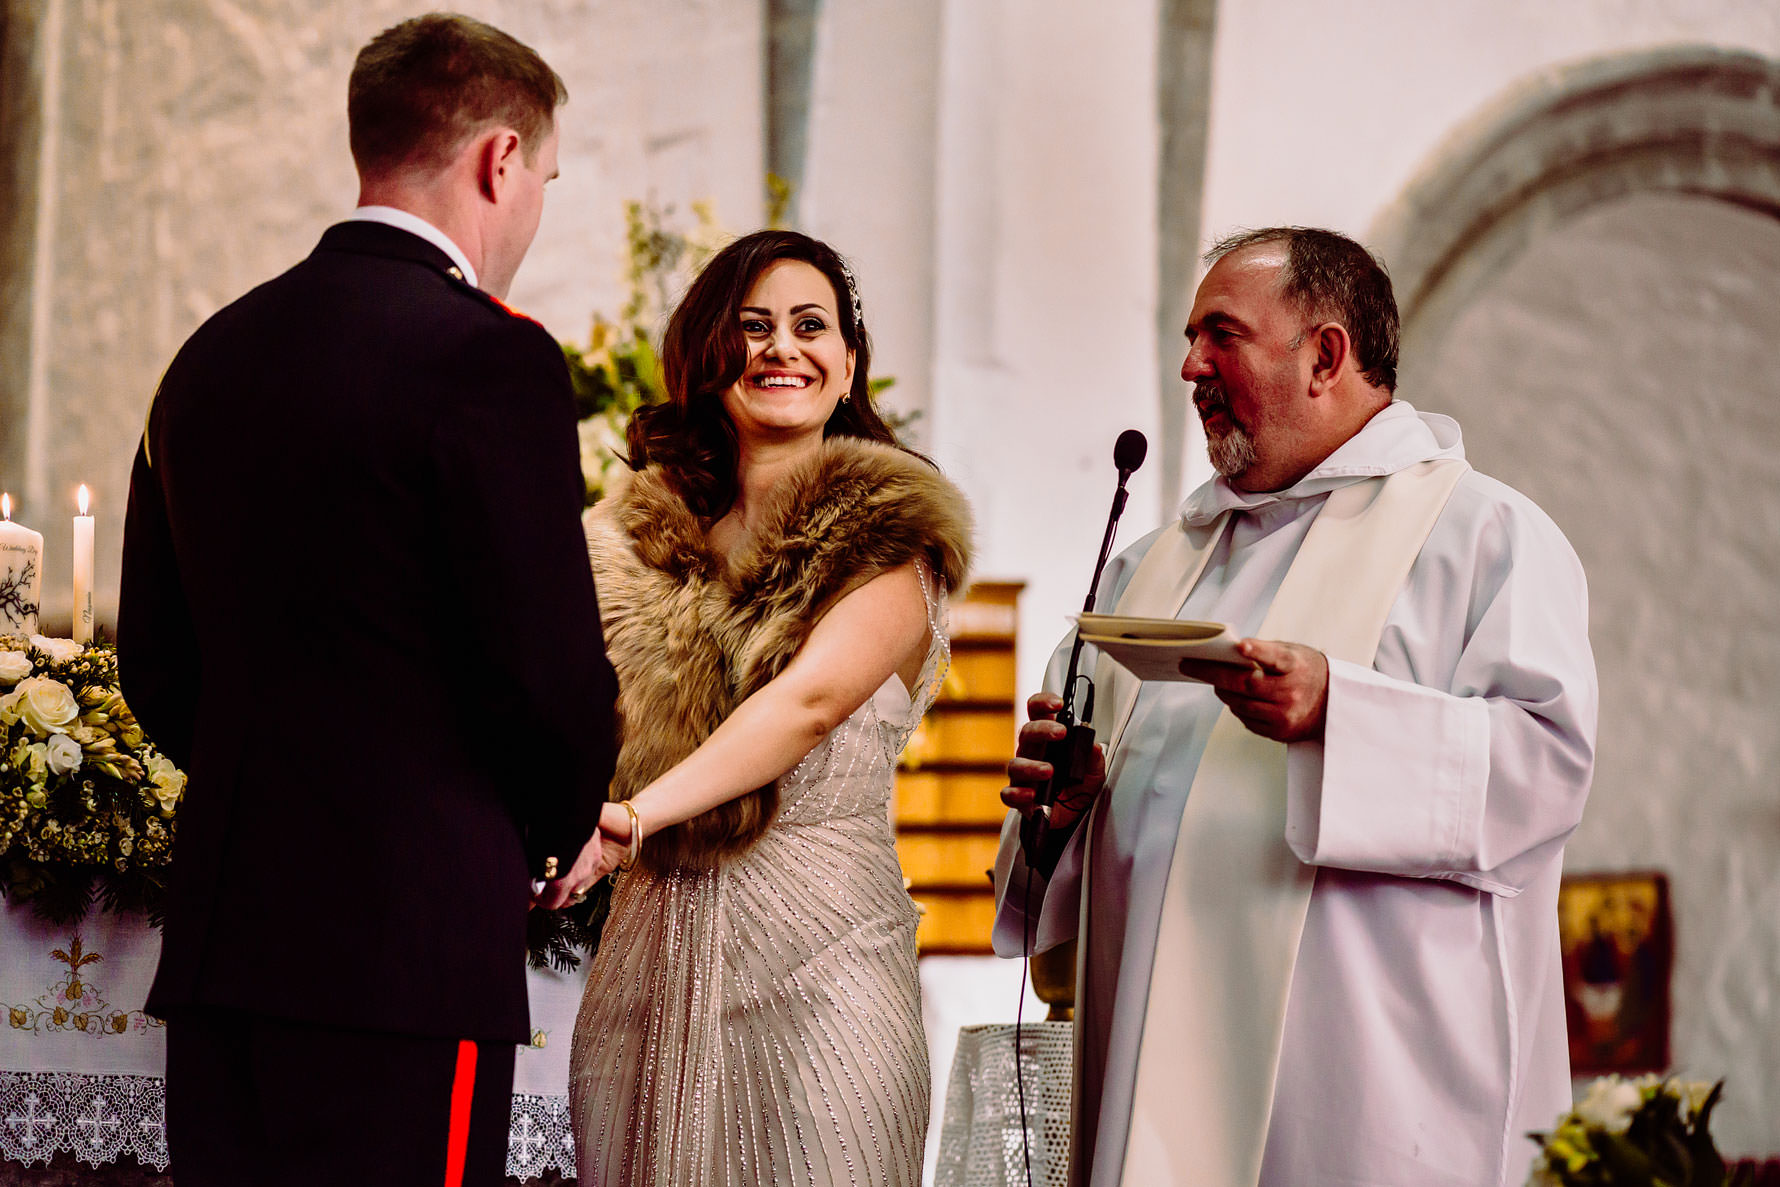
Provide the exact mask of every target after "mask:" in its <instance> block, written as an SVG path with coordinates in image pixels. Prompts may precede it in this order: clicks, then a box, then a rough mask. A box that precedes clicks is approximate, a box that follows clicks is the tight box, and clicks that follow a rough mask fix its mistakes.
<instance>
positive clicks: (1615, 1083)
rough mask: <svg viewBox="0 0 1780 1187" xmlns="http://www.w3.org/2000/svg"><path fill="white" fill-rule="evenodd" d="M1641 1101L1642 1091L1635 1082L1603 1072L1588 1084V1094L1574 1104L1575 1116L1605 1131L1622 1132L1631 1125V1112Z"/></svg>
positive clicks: (1642, 1101)
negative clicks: (1602, 1074)
mask: <svg viewBox="0 0 1780 1187" xmlns="http://www.w3.org/2000/svg"><path fill="white" fill-rule="evenodd" d="M1643 1104H1644V1092H1643V1090H1642V1089H1641V1088H1639V1087H1638V1085H1636V1084H1634V1083H1631V1082H1629V1081H1626V1080H1621V1079H1620V1078H1619V1077H1618V1076H1602V1077H1601V1078H1600V1079H1598V1080H1596V1081H1595V1082H1594V1083H1593V1084H1590V1085H1589V1086H1588V1095H1586V1096H1584V1097H1583V1098H1582V1102H1581V1103H1580V1104H1578V1105H1577V1106H1576V1116H1578V1117H1580V1118H1581V1119H1582V1121H1583V1122H1584V1123H1585V1124H1588V1125H1592V1126H1594V1127H1595V1128H1597V1129H1601V1130H1604V1131H1606V1132H1607V1133H1624V1132H1625V1131H1626V1130H1627V1129H1628V1128H1630V1127H1631V1124H1632V1114H1634V1113H1636V1112H1637V1111H1638V1109H1639V1108H1640V1106H1642V1105H1643Z"/></svg>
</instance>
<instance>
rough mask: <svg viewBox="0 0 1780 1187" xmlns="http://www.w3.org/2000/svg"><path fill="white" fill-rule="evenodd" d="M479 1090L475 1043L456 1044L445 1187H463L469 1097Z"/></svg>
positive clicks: (467, 1143) (467, 1146) (462, 1042)
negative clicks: (476, 1088)
mask: <svg viewBox="0 0 1780 1187" xmlns="http://www.w3.org/2000/svg"><path fill="white" fill-rule="evenodd" d="M475 1087H476V1044H475V1043H472V1042H471V1041H470V1040H469V1039H464V1040H462V1041H461V1042H459V1043H458V1045H457V1073H456V1074H455V1075H454V1076H452V1078H451V1132H450V1134H449V1135H448V1136H447V1137H446V1139H445V1187H463V1181H464V1156H465V1153H466V1152H467V1151H468V1150H469V1147H470V1096H471V1094H472V1092H473V1091H474V1089H475Z"/></svg>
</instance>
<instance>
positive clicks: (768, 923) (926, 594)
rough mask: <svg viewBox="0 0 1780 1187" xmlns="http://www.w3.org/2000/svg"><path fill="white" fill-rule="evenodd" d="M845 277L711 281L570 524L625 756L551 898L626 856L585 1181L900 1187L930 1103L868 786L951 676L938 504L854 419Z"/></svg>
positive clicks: (594, 1046) (831, 261) (872, 788)
mask: <svg viewBox="0 0 1780 1187" xmlns="http://www.w3.org/2000/svg"><path fill="white" fill-rule="evenodd" d="M870 351H871V347H870V340H869V338H868V337H867V335H866V332H865V327H864V325H863V324H862V322H861V318H860V304H859V297H858V293H857V291H856V289H855V286H854V282H853V278H852V274H851V272H850V271H849V270H848V268H847V266H846V264H845V263H844V262H843V261H842V260H841V258H840V256H839V255H837V254H836V253H835V252H834V251H833V249H831V248H830V247H828V246H827V245H826V244H824V243H822V242H820V241H818V240H814V239H811V238H809V237H807V236H804V235H801V234H797V233H795V232H791V231H761V232H757V233H755V234H752V235H749V236H746V237H744V238H742V239H740V240H737V241H736V242H735V243H733V244H731V245H730V246H729V247H727V248H725V249H724V250H723V251H722V252H720V253H719V254H718V255H717V256H716V257H715V258H713V259H712V260H711V262H710V264H709V265H707V266H706V268H705V269H704V271H703V272H702V273H700V275H699V276H698V278H697V280H695V281H694V282H693V284H692V287H691V288H690V290H689V291H688V292H687V294H686V297H685V300H684V301H683V302H682V303H681V304H680V306H679V308H678V309H677V310H676V311H675V312H674V314H673V317H672V318H671V319H670V321H669V324H668V328H667V332H666V335H665V337H664V339H663V348H662V363H663V370H664V377H665V380H666V386H667V388H668V391H669V394H670V399H669V401H668V402H667V403H665V404H662V405H658V406H654V407H648V408H644V409H642V410H641V411H640V412H638V413H637V415H636V417H635V419H634V420H633V421H632V423H631V426H630V432H629V448H630V451H631V464H632V466H633V467H635V468H637V469H639V470H640V473H637V474H636V475H634V477H633V478H632V480H631V482H630V484H629V486H628V488H626V489H624V490H623V491H621V492H620V493H618V494H617V495H615V496H613V497H609V498H608V499H606V500H605V501H603V502H601V503H600V504H598V505H597V507H596V508H595V510H594V512H593V513H592V514H591V515H590V516H589V522H588V545H589V551H590V553H591V556H592V559H593V564H594V566H595V571H596V578H597V585H598V588H599V591H600V614H601V619H602V621H603V623H604V625H605V631H606V643H607V648H608V651H609V653H610V655H611V658H612V661H613V664H614V665H615V666H616V668H617V670H618V677H619V686H620V689H621V692H620V697H619V713H620V717H621V718H622V720H623V723H624V724H623V733H622V750H621V752H620V755H619V759H618V773H617V775H616V776H615V778H614V780H613V784H612V794H613V797H614V801H615V802H614V803H611V804H608V805H607V807H606V810H605V814H604V815H603V817H602V819H601V832H602V834H603V835H604V837H605V840H606V848H605V850H604V851H602V850H601V846H600V844H599V842H598V840H597V839H596V841H595V842H593V843H590V845H589V847H588V850H587V851H586V852H585V853H584V854H583V855H582V858H581V859H580V861H579V862H578V864H577V866H576V868H575V869H574V870H572V871H571V873H570V877H569V879H568V880H567V881H568V884H569V885H571V886H577V887H581V886H585V885H587V884H590V883H591V882H592V881H593V880H594V878H595V877H597V876H599V875H601V874H603V873H604V872H605V869H606V868H609V867H608V865H607V862H609V861H610V860H612V858H611V857H610V856H609V855H610V854H614V853H616V852H619V851H626V852H628V855H629V857H628V860H629V861H634V862H635V865H634V868H630V869H628V870H626V871H625V872H622V873H621V874H620V875H619V878H618V882H617V887H616V889H615V891H614V893H613V898H612V905H611V917H610V921H609V922H608V924H607V926H606V931H605V936H604V939H603V941H602V943H601V946H600V949H599V952H598V955H597V956H596V957H595V959H594V962H593V966H592V969H591V972H590V974H589V979H588V984H587V991H586V996H585V997H584V998H583V1000H582V1004H581V1010H580V1014H579V1017H578V1018H577V1020H576V1024H575V1035H574V1044H573V1051H572V1054H571V1060H570V1096H571V1107H572V1110H573V1122H574V1127H575V1147H576V1150H577V1151H578V1158H579V1160H580V1177H581V1181H582V1182H583V1183H588V1184H598V1185H600V1187H618V1185H621V1184H662V1185H666V1184H673V1185H675V1187H681V1185H693V1184H696V1185H711V1184H734V1185H737V1187H740V1185H743V1184H746V1185H748V1187H753V1185H755V1184H762V1183H775V1184H812V1185H813V1184H829V1183H855V1182H856V1183H870V1184H886V1183H887V1184H907V1185H908V1187H914V1185H915V1184H917V1183H918V1182H919V1179H920V1170H921V1157H922V1145H923V1139H924V1136H925V1131H926V1126H927V1115H928V1090H929V1075H928V1066H927V1047H926V1040H925V1036H924V1034H923V1031H922V1026H921V1001H920V987H919V983H918V981H917V979H916V971H915V922H916V918H917V916H916V911H915V907H914V904H913V903H912V902H911V901H910V899H909V897H908V894H907V892H906V891H905V890H904V889H903V882H902V871H901V868H900V866H899V865H898V863H897V859H896V851H895V848H894V839H893V835H892V832H891V828H890V822H889V812H888V810H889V798H890V793H891V784H892V778H893V769H894V766H895V763H896V759H897V756H898V754H899V753H900V752H901V750H902V747H903V744H904V743H905V742H906V741H907V739H908V736H909V734H910V732H911V731H912V730H913V728H914V725H915V723H916V722H917V721H918V720H919V719H920V716H921V714H922V713H923V712H924V711H925V710H926V708H927V706H928V705H929V704H930V703H931V701H932V699H933V695H934V693H935V691H936V690H937V687H938V684H939V681H940V680H941V678H942V677H943V674H944V665H945V663H946V662H947V660H948V659H949V650H948V647H947V644H946V639H945V635H944V633H943V621H942V605H943V599H944V598H945V596H946V595H947V594H948V593H950V592H952V591H953V590H956V589H957V588H958V587H959V585H960V583H961V582H962V581H963V579H964V573H965V569H966V565H967V563H968V556H969V547H970V545H969V531H970V528H969V514H968V511H967V509H966V508H965V506H964V503H963V500H962V498H961V496H960V495H959V494H958V492H957V490H956V489H955V488H954V487H953V486H952V485H951V484H950V483H948V482H947V481H946V480H945V479H943V478H942V477H940V475H939V474H938V472H937V471H936V470H934V468H933V467H932V466H931V465H930V464H929V463H928V462H926V461H925V460H924V459H922V458H920V457H919V456H918V455H915V454H912V453H910V452H909V451H907V450H904V449H902V448H901V447H899V446H898V445H897V444H896V439H895V436H894V434H893V433H892V432H891V430H890V429H889V427H888V426H886V425H885V424H884V422H883V421H882V420H881V419H880V418H879V417H878V415H877V413H876V412H875V411H874V410H873V409H872V406H871V401H870V396H869V389H868V385H867V373H868V368H869V363H870Z"/></svg>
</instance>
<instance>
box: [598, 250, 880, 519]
mask: <svg viewBox="0 0 1780 1187" xmlns="http://www.w3.org/2000/svg"><path fill="white" fill-rule="evenodd" d="M780 260H802V261H803V262H804V263H806V264H809V265H810V266H811V267H813V268H815V269H816V270H817V271H818V272H820V273H822V275H824V276H826V277H827V278H828V283H829V284H830V285H832V286H833V287H834V298H835V319H836V320H837V321H838V322H840V330H841V337H842V338H843V339H845V340H846V343H847V347H848V349H849V350H851V351H852V352H853V387H852V391H851V395H852V399H850V400H842V401H841V402H840V403H838V404H836V405H835V408H834V413H833V415H831V416H830V417H829V418H828V423H827V424H826V425H824V426H823V429H822V435H823V436H824V437H836V436H845V437H862V438H864V439H866V440H868V441H881V442H883V443H885V444H887V445H896V446H898V447H900V446H901V442H899V441H897V439H896V433H895V431H894V430H892V429H891V428H890V426H889V425H887V424H885V423H884V418H883V417H881V416H879V415H878V413H877V410H876V409H875V408H873V407H872V402H871V379H870V375H871V335H870V334H868V333H867V332H866V329H865V325H864V319H863V318H861V317H860V316H858V313H857V310H858V309H859V304H858V291H857V289H856V288H855V287H854V285H853V282H852V277H851V275H850V274H849V271H848V269H847V265H846V263H845V262H844V261H843V260H842V259H841V257H840V254H839V253H838V252H836V251H835V250H834V248H832V247H830V246H828V244H826V243H824V242H822V241H821V240H820V239H812V238H811V237H810V236H808V235H804V234H801V233H799V232H797V231H755V232H754V233H753V234H751V235H744V236H742V237H741V238H740V239H737V240H736V241H735V242H734V243H731V244H730V245H729V246H728V247H725V248H724V249H723V250H722V251H720V252H718V253H717V254H716V255H715V256H713V257H711V262H710V263H708V264H706V265H705V267H704V270H703V271H701V272H700V273H699V274H698V278H697V279H696V280H694V281H693V282H692V287H691V288H689V289H687V290H686V296H685V297H684V298H683V299H682V300H681V301H680V304H679V307H678V308H676V309H675V310H674V312H673V316H672V317H670V318H669V319H668V324H667V331H666V333H665V334H664V335H663V336H662V340H661V371H662V380H663V384H664V386H665V387H666V388H667V393H668V398H667V400H666V401H665V402H664V403H661V404H650V405H646V406H645V407H642V408H639V409H637V411H636V413H635V414H634V415H633V416H632V417H631V419H630V428H629V430H628V431H627V433H626V445H627V447H628V448H629V451H630V465H631V468H632V469H634V470H641V469H643V468H644V467H645V466H650V465H659V466H661V467H662V468H663V469H664V470H665V471H667V475H668V480H669V481H670V482H671V483H672V485H673V487H674V489H675V493H677V494H678V495H679V496H680V497H681V498H683V499H685V500H686V505H687V506H688V507H690V508H692V511H693V513H694V514H696V515H699V516H702V517H703V518H705V519H715V518H717V517H718V516H720V515H722V514H723V513H724V512H726V511H728V510H729V508H730V505H731V504H732V503H734V502H735V496H736V459H737V450H736V436H735V426H734V425H733V424H732V423H731V422H730V419H729V413H728V412H726V411H725V410H724V407H723V393H725V392H727V391H728V390H729V389H730V388H731V387H732V386H734V384H735V382H736V381H737V380H738V379H740V378H741V377H742V371H743V370H744V369H745V368H746V367H747V365H748V343H747V340H746V339H745V338H744V337H743V336H742V323H741V318H740V316H739V313H740V310H741V307H742V302H743V301H745V300H746V299H747V297H748V290H750V289H752V288H753V287H754V282H755V281H757V280H759V279H760V274H761V273H762V272H765V271H766V270H767V268H768V267H769V266H771V265H772V264H775V263H777V262H778V261H780ZM911 452H912V451H911Z"/></svg>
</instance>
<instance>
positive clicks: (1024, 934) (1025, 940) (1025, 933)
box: [1014, 866, 1032, 1187]
mask: <svg viewBox="0 0 1780 1187" xmlns="http://www.w3.org/2000/svg"><path fill="white" fill-rule="evenodd" d="M1021 898H1022V899H1023V900H1024V901H1023V902H1022V903H1021V904H1020V1001H1019V1004H1018V1005H1016V1006H1015V1007H1014V1088H1015V1090H1016V1091H1017V1092H1018V1094H1019V1097H1020V1153H1021V1154H1022V1155H1024V1156H1025V1159H1026V1187H1032V1126H1031V1124H1030V1123H1029V1122H1028V1121H1027V1120H1026V1077H1025V1075H1024V1074H1022V1072H1021V1070H1020V1051H1021V1048H1022V1047H1024V1046H1025V1043H1024V1041H1023V1038H1024V1032H1023V1031H1022V1030H1021V1025H1022V1023H1023V1022H1024V1020H1025V1017H1026V972H1027V970H1028V969H1029V968H1031V967H1032V867H1031V866H1027V867H1026V887H1025V890H1024V891H1022V893H1021Z"/></svg>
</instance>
